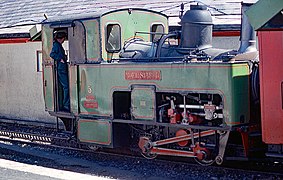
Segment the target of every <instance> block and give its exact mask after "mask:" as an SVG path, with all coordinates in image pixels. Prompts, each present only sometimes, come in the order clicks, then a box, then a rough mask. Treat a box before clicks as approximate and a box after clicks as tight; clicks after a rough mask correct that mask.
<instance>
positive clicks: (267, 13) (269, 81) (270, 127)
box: [246, 0, 283, 156]
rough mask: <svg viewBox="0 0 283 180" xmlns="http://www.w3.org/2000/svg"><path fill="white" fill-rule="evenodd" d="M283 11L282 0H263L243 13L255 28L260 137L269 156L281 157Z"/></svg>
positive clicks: (282, 150) (282, 139)
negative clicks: (258, 77)
mask: <svg viewBox="0 0 283 180" xmlns="http://www.w3.org/2000/svg"><path fill="white" fill-rule="evenodd" d="M282 10H283V1H282V0H272V1H271V0H262V1H259V2H258V3H256V4H255V5H254V6H253V7H251V8H250V9H249V10H248V11H247V12H246V13H247V15H248V16H249V18H250V22H251V24H252V26H253V27H254V29H255V30H257V31H258V41H259V52H260V82H261V83H260V91H261V94H260V95H261V124H262V140H263V142H265V143H266V144H268V153H267V155H268V156H283V14H282ZM258 12H260V13H258Z"/></svg>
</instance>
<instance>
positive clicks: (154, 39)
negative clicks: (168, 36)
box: [151, 24, 164, 42]
mask: <svg viewBox="0 0 283 180" xmlns="http://www.w3.org/2000/svg"><path fill="white" fill-rule="evenodd" d="M151 32H152V33H153V34H152V35H151V41H152V42H157V41H158V40H159V39H160V38H161V37H162V33H164V26H163V25H162V24H154V25H152V26H151ZM154 33H156V34H154Z"/></svg>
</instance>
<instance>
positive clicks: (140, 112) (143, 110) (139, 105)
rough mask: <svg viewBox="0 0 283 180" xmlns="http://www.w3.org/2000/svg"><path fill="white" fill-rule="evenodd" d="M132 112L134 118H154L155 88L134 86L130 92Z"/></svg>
mask: <svg viewBox="0 0 283 180" xmlns="http://www.w3.org/2000/svg"><path fill="white" fill-rule="evenodd" d="M131 99H132V105H131V107H132V113H133V117H134V118H135V120H153V119H155V112H154V106H155V88H154V87H139V86H137V87H134V88H133V90H132V92H131Z"/></svg>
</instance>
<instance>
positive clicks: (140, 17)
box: [100, 10, 168, 61]
mask: <svg viewBox="0 0 283 180" xmlns="http://www.w3.org/2000/svg"><path fill="white" fill-rule="evenodd" d="M167 21H168V20H167V17H165V16H163V15H161V14H155V13H152V12H150V11H144V10H143V11H141V10H133V11H132V12H131V14H129V13H128V11H127V10H126V11H117V12H113V13H109V14H106V15H104V16H102V17H101V23H100V31H101V42H102V43H101V44H102V58H103V60H105V61H107V60H110V59H112V58H118V57H119V53H107V52H106V50H105V34H106V33H105V31H106V27H107V25H108V24H110V23H111V24H119V25H120V27H121V44H122V46H123V44H124V43H125V42H126V41H127V40H129V39H131V38H133V37H134V36H135V32H137V31H138V32H150V29H151V26H152V25H154V24H163V26H164V30H165V33H167V32H168V22H167ZM137 37H140V38H142V39H144V40H145V41H150V35H149V34H137Z"/></svg>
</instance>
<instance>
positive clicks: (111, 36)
mask: <svg viewBox="0 0 283 180" xmlns="http://www.w3.org/2000/svg"><path fill="white" fill-rule="evenodd" d="M105 47H106V51H107V52H110V53H113V52H118V51H120V49H121V27H120V25H119V24H109V25H107V28H106V44H105Z"/></svg>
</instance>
